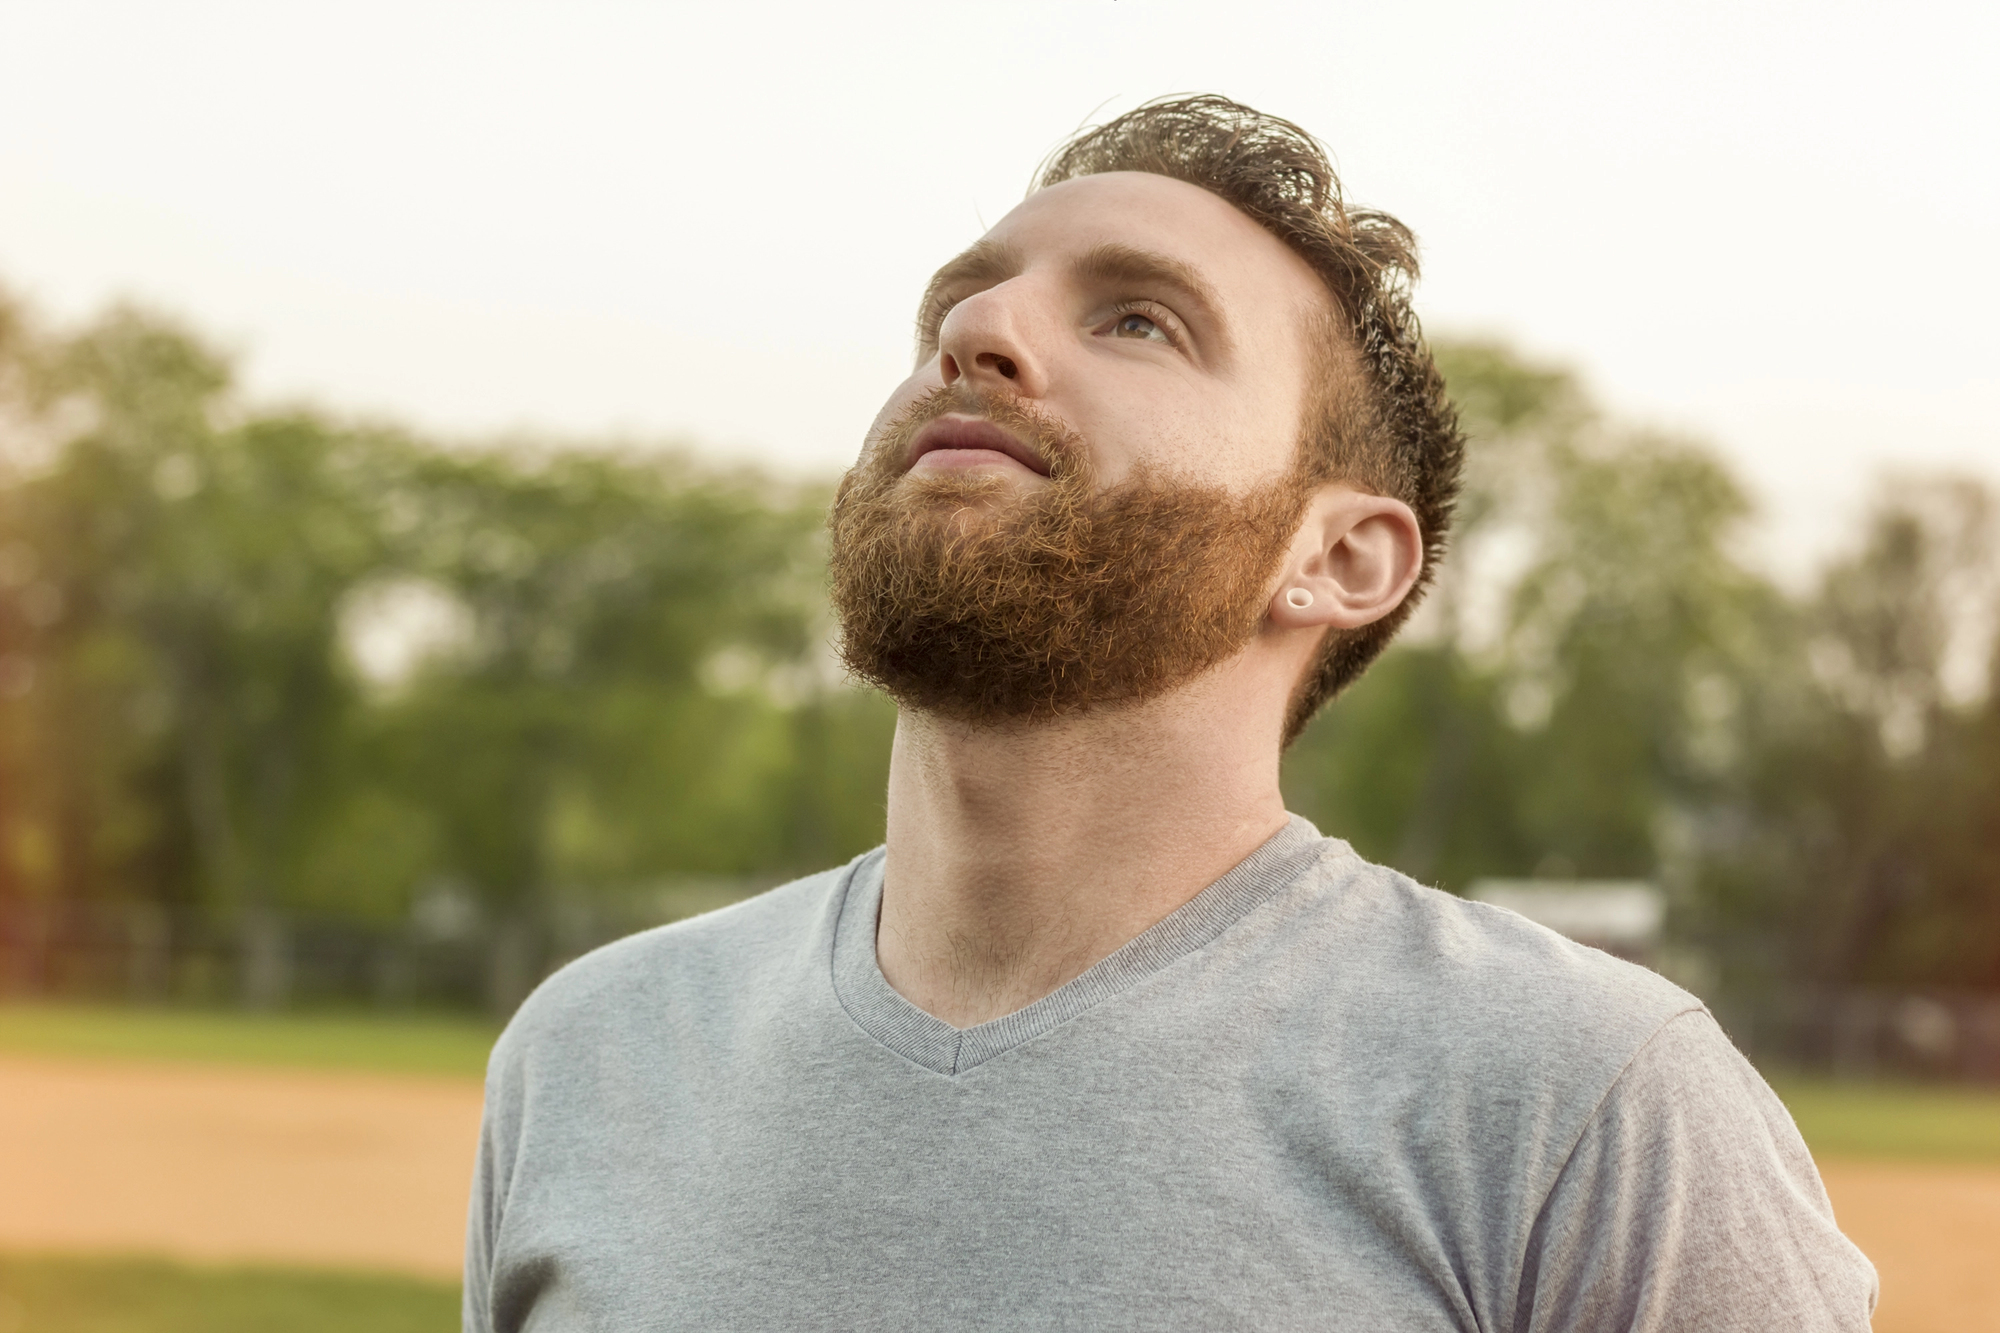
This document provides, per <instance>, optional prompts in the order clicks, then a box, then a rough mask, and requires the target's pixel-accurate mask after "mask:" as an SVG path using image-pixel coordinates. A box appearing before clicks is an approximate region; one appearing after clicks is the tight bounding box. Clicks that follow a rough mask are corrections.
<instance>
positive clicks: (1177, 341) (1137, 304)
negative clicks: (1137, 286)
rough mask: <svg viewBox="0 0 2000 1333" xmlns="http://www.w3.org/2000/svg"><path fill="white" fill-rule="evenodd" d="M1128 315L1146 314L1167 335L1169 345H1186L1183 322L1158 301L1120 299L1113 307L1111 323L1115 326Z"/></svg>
mask: <svg viewBox="0 0 2000 1333" xmlns="http://www.w3.org/2000/svg"><path fill="white" fill-rule="evenodd" d="M1127 315H1144V316H1145V317H1146V318H1147V319H1150V320H1152V321H1153V324H1154V326H1155V327H1157V328H1158V329H1159V330H1160V332H1161V333H1164V334H1166V335H1167V343H1168V345H1169V346H1172V347H1180V346H1183V345H1184V336H1185V335H1184V331H1183V330H1182V328H1181V322H1180V321H1179V320H1177V319H1175V318H1174V317H1173V314H1172V312H1171V311H1169V310H1168V309H1167V308H1166V307H1165V306H1163V305H1161V304H1159V303H1158V302H1156V301H1145V300H1136V301H1120V302H1119V303H1118V304H1116V305H1114V306H1112V307H1111V323H1112V324H1113V325H1114V326H1115V325H1116V324H1117V323H1118V321H1119V320H1121V319H1123V318H1125V316H1127Z"/></svg>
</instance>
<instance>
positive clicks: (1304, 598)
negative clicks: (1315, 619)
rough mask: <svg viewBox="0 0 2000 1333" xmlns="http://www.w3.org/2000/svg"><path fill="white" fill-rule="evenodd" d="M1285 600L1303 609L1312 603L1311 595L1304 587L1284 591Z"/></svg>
mask: <svg viewBox="0 0 2000 1333" xmlns="http://www.w3.org/2000/svg"><path fill="white" fill-rule="evenodd" d="M1285 601H1286V602H1287V603H1288V604H1290V605H1291V606H1293V607H1295V608H1297V609H1298V610H1300V611H1303V610H1305V609H1306V608H1307V607H1309V606H1311V605H1312V604H1313V595H1312V594H1311V593H1310V592H1308V591H1307V590H1306V589H1304V588H1293V589H1291V590H1290V591H1288V592H1286V594H1285Z"/></svg>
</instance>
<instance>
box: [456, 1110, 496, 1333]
mask: <svg viewBox="0 0 2000 1333" xmlns="http://www.w3.org/2000/svg"><path fill="white" fill-rule="evenodd" d="M493 1109H494V1097H493V1087H492V1084H491V1082H490V1081H489V1082H488V1084H487V1088H486V1108H485V1110H484V1112H483V1113H482V1114H481V1116H480V1124H479V1157H478V1160H477V1163H476V1164H475V1165H474V1167H473V1171H472V1197H471V1199H470V1200H469V1201H468V1203H467V1205H466V1219H465V1285H464V1287H463V1288H462V1289H461V1292H462V1294H461V1296H460V1298H459V1299H460V1307H459V1319H460V1324H461V1326H462V1328H463V1330H464V1333H493V1309H492V1302H491V1299H490V1294H491V1292H492V1286H493V1231H494V1227H495V1225H496V1222H497V1218H496V1215H495V1214H496V1209H495V1206H494V1188H493V1185H494V1180H493V1177H494V1144H493V1136H494V1123H493V1120H494V1115H493Z"/></svg>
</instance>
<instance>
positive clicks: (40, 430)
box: [0, 301, 2000, 1007]
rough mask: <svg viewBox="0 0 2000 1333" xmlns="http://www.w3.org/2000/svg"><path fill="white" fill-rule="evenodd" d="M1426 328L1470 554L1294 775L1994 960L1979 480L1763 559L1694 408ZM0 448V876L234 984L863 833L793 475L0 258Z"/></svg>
mask: <svg viewBox="0 0 2000 1333" xmlns="http://www.w3.org/2000/svg"><path fill="white" fill-rule="evenodd" d="M1441 359H1442V360H1443V362H1444V365H1445V368H1446V371H1447V375H1448V378H1449V380H1450V383H1451V386H1452V389H1453V392H1454V395H1455V397H1456V399H1457V401H1458V403H1459V404H1460V407H1461V410H1462V411H1463V413H1464V416H1465V420H1466V424H1467V426H1468V429H1469V433H1470V435H1471V438H1472V441H1473V449H1472V455H1471V463H1470V469H1471V475H1470V480H1469V485H1468V489H1467V492H1466V496H1465V499H1464V502H1463V504H1462V506H1461V510H1460V519H1459V524H1458V530H1457V535H1456V536H1455V538H1454V541H1455V543H1456V547H1457V549H1456V550H1455V552H1454V553H1453V556H1452V558H1451V559H1450V560H1448V561H1447V562H1446V565H1445V572H1444V575H1443V578H1442V580H1441V582H1440V584H1439V586H1438V587H1437V588H1436V589H1435V590H1434V591H1433V592H1432V594H1431V596H1430V599H1429V602H1428V603H1427V605H1426V607H1425V608H1424V610H1423V611H1422V613H1421V614H1420V615H1419V617H1418V619H1417V621H1416V622H1415V623H1414V624H1413V625H1412V627H1411V629H1410V630H1409V631H1408V632H1407V633H1406V634H1405V636H1404V640H1403V642H1401V643H1400V644H1399V645H1397V646H1396V647H1395V648H1393V649H1392V650H1391V651H1390V652H1389V653H1388V654H1387V655H1386V656H1385V657H1384V658H1383V659H1382V660H1381V662H1380V663H1379V664H1378V665H1377V666H1376V667H1375V668H1374V669H1373V670H1372V671H1371V672H1370V673H1369V675H1368V676H1367V677H1365V678H1364V679H1363V680H1362V681H1361V682H1360V683H1359V684H1357V685H1356V686H1355V687H1354V688H1353V689H1352V690H1350V691H1349V692H1348V694H1347V695H1346V696H1345V697H1343V698H1342V699H1340V700H1338V701H1337V702H1336V703H1335V705H1334V706H1333V707H1332V708H1331V709H1330V710H1328V712H1327V713H1326V714H1325V715H1324V716H1322V718H1321V719H1320V720H1319V721H1318V722H1316V723H1315V724H1314V726H1313V727H1312V728H1311V729H1310V730H1309V731H1308V732H1307V733H1306V735H1305V736H1304V737H1303V738H1302V739H1301V740H1300V741H1299V742H1298V744H1297V745H1296V746H1295V747H1294V748H1293V750H1292V751H1291V753H1290V754H1289V756H1288V757H1287V761H1286V768H1285V782H1286V790H1287V795H1288V798H1289V799H1290V801H1291V802H1292V804H1293V806H1294V808H1296V809H1299V810H1300V811H1301V812H1302V813H1305V814H1307V815H1308V816H1310V817H1312V818H1314V819H1315V820H1316V821H1318V822H1319V823H1320V824H1321V826H1322V827H1324V828H1326V829H1328V830H1329V831H1331V832H1335V833H1338V834H1339V835H1341V836H1344V837H1347V838H1349V839H1351V840H1352V841H1353V842H1354V843H1355V844H1356V846H1357V847H1358V848H1359V850H1361V851H1362V852H1363V853H1364V854H1366V855H1368V856H1370V857H1373V858H1375V859H1379V860H1383V861H1386V862H1388V863H1390V864H1393V865H1396V866H1398V867H1400V868H1402V869H1405V870H1407V871H1408V872H1410V873H1412V874H1414V875H1416V876H1418V877H1419V878H1422V879H1424V880H1427V881H1429V882H1433V883H1436V884H1439V885H1441V886H1443V887H1445V888H1448V889H1453V890H1463V889H1464V888H1465V887H1466V886H1467V885H1468V884H1469V883H1470V882H1471V881H1472V880H1473V879H1475V878H1478V877H1480V876H1483V875H1509V874H1543V875H1569V874H1575V875H1590V876H1598V875H1603V876H1645V877H1655V878H1658V879H1660V880H1661V881H1662V882H1664V883H1666V884H1667V885H1668V886H1669V887H1670V888H1671V890H1672V892H1673V903H1674V908H1673V912H1674V915H1673V923H1674V928H1675V929H1676V930H1677V931H1678V932H1679V933H1680V934H1681V935H1682V937H1683V938H1685V939H1687V940H1690V941H1695V942H1699V943H1701V944H1703V945H1704V946H1705V947H1707V948H1709V949H1710V950H1711V951H1713V953H1714V954H1715V955H1716V956H1717V957H1718V958H1720V959H1721V960H1722V962H1723V964H1724V967H1725V975H1726V978H1727V979H1728V980H1729V982H1730V983H1731V984H1741V985H1745V986H1754V985H1760V984H1770V983H1773V982H1783V981H1791V982H1798V981H1810V982H1815V983H1826V984H1837V985H1852V984H1883V985H1899V986H1909V985H1951V986H1964V987H1988V988H1991V987H2000V706H1997V705H1996V703H1995V697H1994V696H1995V691H1994V690H1993V688H1992V685H1993V669H1994V660H1993V641H1992V627H1993V624H1994V620H1995V613H1996V607H2000V573H1996V543H2000V535H1997V534H1996V532H1995V524H1996V521H2000V520H1996V515H1995V500H1994V497H1993V495H1992V494H1991V492H1990V491H1989V490H1987V489H1986V488H1984V487H1982V486H1981V485H1979V484H1977V483H1975V482H1973V481H1970V480H1966V479H1962V478H1961V479H1936V478H1932V479H1904V480H1901V481H1887V482H1885V483H1884V484H1883V485H1882V486H1881V487H1880V488H1879V492H1878V496H1877V503H1876V506H1875V508H1874V510H1873V511H1872V513H1871V515H1870V516H1869V518H1868V520H1867V523H1866V525H1865V527H1864V530H1863V535H1862V537H1861V539H1860V540H1859V541H1858V542H1857V544H1856V545H1855V546H1854V548H1853V549H1851V550H1849V551H1847V552H1846V553H1844V554H1843V555H1841V556H1840V557H1839V558H1838V559H1837V560H1836V561H1834V562H1833V563H1832V564H1830V565H1829V566H1828V568H1827V569H1826V570H1825V571H1824V573H1823V577H1822V578H1821V579H1820V581H1819V582H1818V584H1817V585H1816V586H1814V587H1811V588H1807V589H1804V590H1795V589H1787V588H1785V587H1782V586H1780V585H1778V584H1777V583H1775V582H1773V581H1772V580H1771V579H1769V578H1768V577H1766V576H1764V575H1763V574H1761V573H1759V572H1758V570H1757V569H1756V567H1755V565H1754V563H1753V562H1751V561H1749V560H1748V559H1747V558H1746V557H1745V555H1744V552H1743V549H1742V543H1743V541H1744V539H1745V537H1746V535H1747V534H1748V533H1749V531H1750V525H1751V524H1752V522H1753V520H1754V514H1753V512H1752V509H1751V506H1750V504H1749V502H1748V500H1747V498H1746V496H1745V495H1744V493H1743V491H1742V489H1741V488H1740V486H1739V485H1738V484H1737V482H1736V481H1735V480H1734V479H1733V478H1732V477H1731V475H1730V474H1729V472H1728V470H1727V469H1726V468H1725V467H1724V466H1723V465H1722V463H1721V462H1720V461H1719V460H1718V459H1717V458H1716V456H1715V455H1714V454H1712V453H1711V452H1709V451H1708V450H1706V449H1705V448H1703V447H1701V446H1700V445H1698V444H1696V443H1693V442H1690V441H1687V440H1682V439H1675V438H1671V437H1666V436H1662V435H1659V434H1656V433H1648V432H1643V431H1634V430H1630V429H1626V428H1624V427H1621V426H1619V425H1618V424H1617V423H1614V422H1609V421H1607V420H1605V419H1604V418H1603V417H1602V416H1601V415H1600V414H1599V413H1598V412H1596V411H1595V410H1594V408H1593V407H1592V405H1591V404H1590V402H1589V401H1588V399H1587V397H1586V395H1585V394H1584V393H1583V392H1582V390H1581V388H1580V387H1579V386H1578V385H1577V383H1576V382H1575V381H1574V380H1573V379H1572V378H1571V377H1570V376H1569V375H1567V374H1565V373H1564V372H1562V371H1560V370H1559V369H1554V368H1550V367H1543V366H1536V365H1533V364H1531V363H1528V362H1526V361H1524V360H1523V359H1521V358H1520V357H1518V356H1517V355H1515V354H1514V353H1513V352H1511V351H1510V350H1509V349H1507V348H1506V347H1504V346H1501V345H1497V344H1490V343H1458V344H1451V345H1448V346H1446V347H1445V348H1443V351H1442V358H1441ZM0 446H4V447H0V915H5V914H7V913H12V914H13V916H14V917H16V918H19V919H30V918H32V919H35V920H40V921H44V922H47V921H50V920H55V919H59V918H60V917H61V916H62V915H63V914H64V913H74V912H77V911H83V910H95V909H98V908H103V907H132V908H146V909H149V910H152V909H157V910H160V911H171V912H172V913H174V914H176V915H175V919H176V920H185V919H188V918H190V917H193V918H195V919H200V920H204V921H208V922H212V923H214V924H215V926H216V927H217V928H218V929H221V930H224V931H230V932H235V935H236V936H237V937H238V938H239V939H240V942H241V950H240V956H241V958H242V967H241V976H240V977H239V979H238V980H239V985H240V989H241V992H242V993H243V994H244V996H245V997H246V998H247V999H250V1000H252V1001H253V1002H262V1003H270V1002H276V1001H277V1000H278V999H281V998H282V997H283V995H284V993H285V989H286V978H285V972H284V963H283V959H284V958H285V956H286V935H285V932H286V931H287V930H288V929H290V928H292V926H293V925H295V924H296V923H298V922H301V921H338V922H346V923H350V924H351V925H352V926H353V927H354V928H355V929H367V930H375V931H378V932H394V931H399V930H407V929H408V927H409V923H410V922H412V921H413V920H415V919H417V918H419V917H421V916H422V915H423V913H424V912H425V911H426V910H428V909H427V908H426V904H427V903H429V904H431V906H433V907H434V906H436V904H437V903H438V902H446V903H448V904H449V903H457V904H459V906H460V907H462V908H463V909H464V910H466V911H469V912H471V913H472V914H473V915H474V916H475V917H476V918H477V920H478V921H479V922H480V923H482V924H481V925H480V929H481V930H483V931H484V932H485V934H484V936H483V938H485V939H486V940H487V941H488V943H489V945H490V948H489V954H490V956H491V958H492V959H493V960H494V962H493V966H492V970H491V974H490V975H489V977H488V978H487V981H486V983H485V984H486V986H487V989H488V991H489V994H490V996H491V998H492V999H493V1001H494V1002H495V1003H496V1004H499V1005H502V1006H503V1007H504V1006H505V1005H506V1004H508V1003H510V1002H511V1001H512V999H514V998H518V995H519V993H520V991H521V989H522V988H523V987H524V986H525V985H526V984H528V983H529V982H531V981H532V979H533V977H534V975H535V974H536V973H537V972H538V971H539V969H540V968H541V967H542V966H543V965H544V964H545V963H546V962H547V961H548V956H549V953H550V949H551V948H552V947H553V946H550V945H548V941H549V940H551V939H553V938H555V937H556V936H558V935H560V934H561V930H560V928H559V927H560V923H561V922H562V921H563V920H565V919H568V918H569V917H570V916H574V915H575V913H576V912H578V911H582V910H586V909H588V910H600V909H604V908H606V907H607V905H610V906H615V905H617V904H620V903H627V904H630V903H634V902H639V901H641V900H644V901H645V902H646V903H650V904H651V906H650V907H647V908H646V909H645V910H646V911H651V912H653V913H655V914H656V915H657V914H658V913H659V912H660V911H662V910H666V909H664V908H662V907H661V904H662V903H668V904H671V903H672V902H680V903H682V904H683V905H689V906H691V905H700V904H703V903H706V902H709V901H714V900H715V899H716V898H717V897H718V896H726V895H727V894H728V893H732V892H743V891H747V890H748V889H749V888H751V887H754V886H756V885H758V884H762V883H771V882H775V881H776V880H778V879H780V878H782V877H784V876H786V875H788V874H791V873H796V872H801V871H807V870H812V869H817V868H820V867H823V866H825V865H828V864H832V863H835V862H838V861H839V860H841V859H844V858H846V857H848V856H851V855H853V854H855V853H856V852H858V851H860V850H862V849H864V848H866V847H868V846H869V845H871V844H873V843H874V842H875V841H877V840H878V839H879V837H880V835H881V823H882V800H883V788H884V781H885V777H886V770H887V762H888V761H887V752H888V741H889V735H890V732H891V729H892V727H893V721H894V714H893V710H892V709H891V707H890V706H889V705H888V704H887V703H886V701H884V700H883V699H882V698H881V697H880V696H878V695H875V694H872V693H869V692H865V691H861V690H857V689H855V688H853V687H852V686H851V685H850V684H848V683H847V682H846V681H844V679H843V678H842V677H841V676H840V674H839V673H838V672H837V670H835V669H834V667H833V665H832V658H831V655H830V654H829V652H828V649H827V638H828V633H829V628H830V626H829V620H828V614H827V611H826V607H825V604H824V598H823V590H822V586H821V571H822V566H823V552H822V522H821V516H822V513H823V510H824V504H825V501H826V499H827V493H826V491H825V490H824V489H823V488H820V487H816V486H805V485H794V484H780V483H779V482H777V481H775V480H774V479H772V478H770V477H768V476H764V475H761V474H758V473H756V472H754V471H728V470H721V469H717V468H714V467H711V466H704V465H701V464H698V463H696V462H694V461H692V460H691V459H690V458H688V457H686V456H684V455H681V454H677V453H673V452H660V451H655V452H647V453H641V452H633V451H629V450H627V451H620V450H615V449H610V448H596V449H591V448H557V447H554V446H551V445H532V444H515V445H511V446H497V445H496V446H488V447H479V448H472V447H445V446H441V445H439V444H437V443H434V442H431V441H426V440H423V439H419V438H416V437H413V436H411V435H409V434H407V433H404V432H400V431H396V430H391V429H385V428H381V427H375V426H370V425H367V424H363V423H356V422H352V421H347V420H343V419H340V418H338V417H335V416H333V415H330V414H328V413H325V412H319V411H309V410H295V411H288V412H269V411H262V410H258V409H256V408H254V407H253V406H249V405H246V404H245V403H244V402H243V401H242V400H241V399H240V397H239V396H238V395H237V394H236V393H235V392H234V390H233V387H232V380H231V373H230V368H229V366H228V365H227V363H226V362H225V361H224V360H223V359H222V358H220V357H218V356H217V355H216V354H215V353H214V352H212V351H211V350H210V349H208V348H207V347H206V346H205V345H204V344H203V343H202V342H201V340H200V339H199V338H198V337H196V336H194V335H193V334H191V333H190V332H189V331H187V330H186V329H183V328H181V327H179V326H177V325H175V324H174V323H173V322H172V321H169V320H165V319H162V318H160V317H158V316H156V315H151V314H147V313H145V312H141V311H135V310H129V309H121V310H114V311H112V312H110V313H108V314H107V315H105V316H104V317H102V318H101V319H99V320H97V321H96V322H95V323H93V324H92V325H90V326H89V327H87V328H84V329H81V330H79V331H76V332H74V333H71V334H66V335H60V336H59V335H56V334H52V333H49V332H47V331H45V330H41V329H39V328H37V327H36V326H35V325H34V323H33V321H31V320H29V319H28V318H27V317H25V315H24V314H23V313H22V312H21V311H20V310H19V309H18V308H16V307H14V306H12V305H9V304H7V303H5V302H4V301H0ZM676 894H678V895H680V896H679V897H678V898H676V897H675V895H676ZM24 913H25V916H24V915H23V914H24ZM641 915H643V913H641ZM537 941H540V942H541V943H540V944H537V943H536V942H537ZM555 952H560V950H559V949H557V950H555ZM510 960H511V961H510Z"/></svg>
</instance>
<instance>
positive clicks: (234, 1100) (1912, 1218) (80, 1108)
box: [0, 1057, 2000, 1333]
mask: <svg viewBox="0 0 2000 1333" xmlns="http://www.w3.org/2000/svg"><path fill="white" fill-rule="evenodd" d="M478 1132H479V1086H478V1084H477V1083H474V1082H471V1081H468V1080H460V1079H422V1078H411V1077H394V1076H387V1075H378V1076H369V1075H356V1074H314V1073H280V1072H271V1071H264V1070H244V1069H232V1068H223V1067H213V1066H199V1065H171V1064H159V1065H138V1064H112V1063H95V1062H84V1061H58V1060H29V1059H17V1058H13V1057H8V1058H0V1249H9V1250H17V1251H39V1252H52V1251H66V1252H93V1251H94V1252H123V1253H150V1254H164V1255H170V1256H174V1257H178V1258H183V1259H193V1260H206V1261H239V1262H240V1261H249V1262H258V1261H262V1262H272V1263H304V1264H312V1265H323V1266H333V1267H342V1268H368V1269H390V1270H397V1271H401V1272H408V1273H416V1274H420V1275H425V1276H431V1277H440V1278H451V1277H455V1276H456V1275H457V1273H458V1269H459V1254H460V1250H459V1245H460V1238H461V1236H462V1235H463V1234H464V1226H465V1199H466V1187H467V1184H468V1182H469V1181H470V1179H471V1172H472V1157H473V1151H474V1145H475V1142H476V1140H477V1137H478ZM1823 1171H1824V1174H1825V1177H1826V1183H1827V1189H1828V1192H1829V1193H1831V1194H1832V1196H1833V1202H1834V1210H1835V1212H1836V1214H1837V1215H1838V1217H1839V1219H1840V1223H1841V1226H1842V1227H1843V1228H1845V1230H1846V1231H1847V1233H1848V1234H1849V1235H1850V1236H1852V1237H1853V1238H1854V1240H1855V1241H1856V1243H1858V1244H1859V1245H1860V1246H1861V1248H1862V1249H1864V1250H1866V1251H1867V1252H1868V1254H1869V1257H1871V1258H1872V1259H1874V1260H1875V1264H1876V1267H1877V1268H1878V1269H1880V1270H1881V1274H1882V1286H1883V1298H1882V1305H1881V1308H1880V1310H1879V1311H1878V1312H1877V1315H1876V1320H1875V1327H1876V1329H1877V1330H1878V1331H1879V1333H1978V1331H1979V1330H1992V1331H1994V1333H2000V1167H1995V1166H1984V1167H1972V1166H1966V1167H1954V1166H1934V1165H1918V1164H1908V1163H1877V1162H1852V1161H1837V1162H1828V1163H1824V1164H1823Z"/></svg>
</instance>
